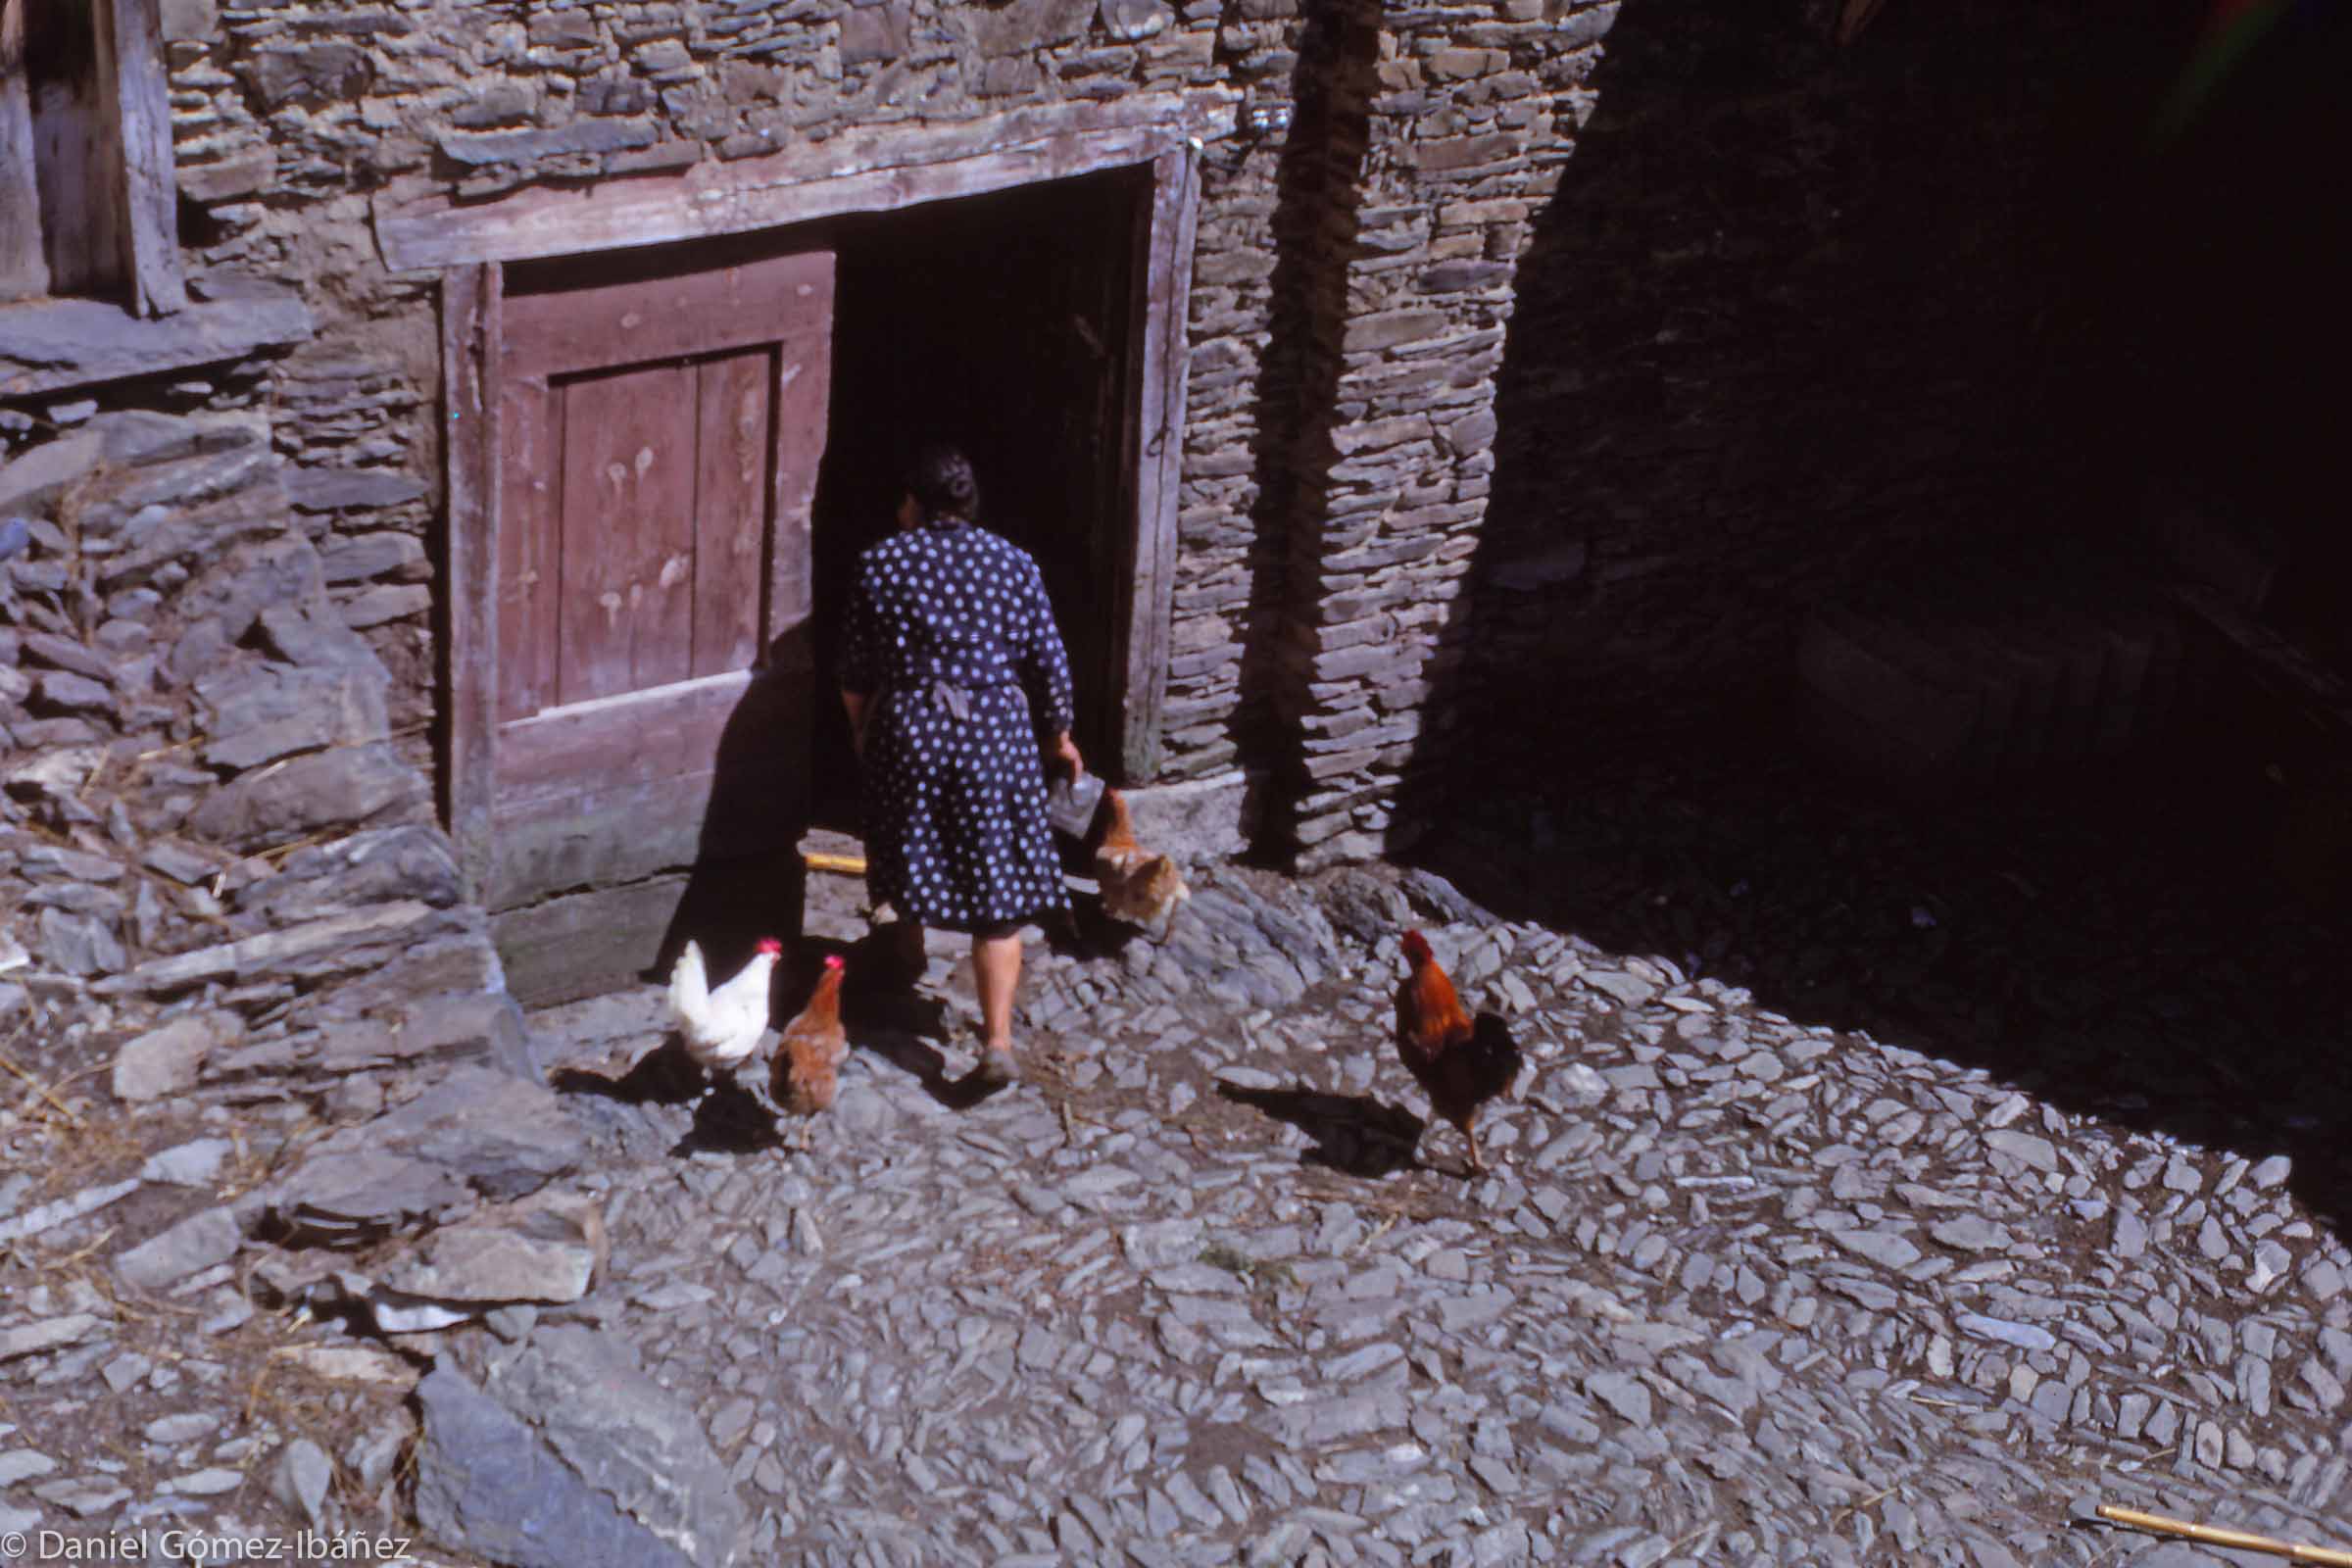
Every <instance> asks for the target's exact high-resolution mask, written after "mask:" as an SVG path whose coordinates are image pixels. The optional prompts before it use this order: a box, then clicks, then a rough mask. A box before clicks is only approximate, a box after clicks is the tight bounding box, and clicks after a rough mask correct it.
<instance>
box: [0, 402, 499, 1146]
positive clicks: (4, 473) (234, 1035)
mask: <svg viewBox="0 0 2352 1568" xmlns="http://www.w3.org/2000/svg"><path fill="white" fill-rule="evenodd" d="M270 434H271V432H270V425H269V422H268V420H267V419H266V418H265V417H262V416H261V415H259V414H255V413H248V414H242V415H196V416H170V415H163V414H158V413H154V412H144V413H134V412H119V413H109V414H103V415H100V416H97V417H93V418H91V419H89V420H87V421H86V422H84V423H82V424H80V425H78V426H76V427H75V428H74V429H73V430H72V431H71V433H69V434H67V435H66V436H64V437H63V438H61V439H57V440H53V441H49V442H46V443H43V444H40V445H36V446H33V447H31V448H29V449H28V450H26V451H25V452H23V453H22V454H21V455H20V456H18V457H17V458H16V460H15V461H13V462H11V463H9V464H7V465H6V466H0V517H8V518H11V519H16V520H17V521H16V524H15V525H13V526H9V527H8V528H7V530H6V533H7V537H6V538H0V553H4V554H5V555H6V557H7V559H6V560H4V561H0V757H5V758H6V759H7V761H6V762H5V764H0V908H5V909H8V910H10V911H11V917H10V920H9V922H8V927H7V928H6V929H5V930H0V941H6V942H10V943H16V944H21V945H22V947H23V949H24V950H25V951H24V953H22V954H21V955H18V956H19V957H21V958H23V959H25V960H26V961H25V962H24V963H23V964H22V965H21V966H20V965H17V964H0V971H6V970H10V969H15V970H17V972H16V973H15V974H13V975H12V974H9V973H5V972H0V1019H5V1018H10V1017H16V1018H18V1021H19V1022H21V1023H25V1024H26V1025H28V1026H31V1027H33V1028H34V1029H35V1030H36V1032H40V1033H42V1034H43V1036H44V1038H58V1039H63V1040H67V1041H70V1040H71V1039H73V1038H75V1037H78V1036H81V1035H83V1034H94V1035H96V1036H97V1037H100V1038H113V1039H122V1040H125V1041H126V1042H127V1043H125V1044H123V1047H122V1049H121V1052H120V1054H119V1058H118V1065H117V1067H116V1069H115V1071H116V1088H117V1091H118V1093H119V1094H121V1095H123V1098H125V1099H132V1100H153V1099H159V1098H163V1097H167V1096H179V1095H185V1094H191V1093H192V1094H197V1095H202V1096H206V1097H210V1098H223V1099H231V1100H233V1099H237V1098H241V1097H253V1098H267V1099H275V1098H277V1097H279V1096H281V1095H284V1094H288V1093H291V1094H296V1095H301V1096H307V1097H309V1098H311V1099H313V1100H314V1101H315V1102H316V1103H318V1104H319V1106H320V1107H321V1108H322V1109H324V1110H325V1111H327V1112H328V1113H330V1114H332V1115H335V1116H337V1117H340V1118H345V1119H355V1120H356V1119H360V1118H364V1117H366V1116H369V1115H372V1114H374V1113H375V1112H376V1111H378V1110H380V1109H381V1108H382V1107H383V1105H384V1103H385V1102H386V1098H387V1095H389V1096H391V1097H392V1098H393V1099H396V1100H397V1099H400V1098H405V1096H406V1095H407V1094H409V1093H413V1092H414V1090H413V1087H411V1086H410V1084H409V1081H408V1080H407V1078H406V1077H405V1076H404V1070H405V1069H407V1068H409V1067H412V1066H417V1065H420V1064H427V1063H430V1064H433V1065H435V1066H445V1065H446V1064H447V1063H448V1062H449V1061H451V1060H455V1059H470V1058H479V1059H483V1060H487V1061H494V1062H496V1063H498V1064H499V1065H502V1066H507V1067H510V1068H515V1069H518V1070H523V1069H527V1068H528V1054H527V1047H526V1045H525V1041H524V1036H523V1032H522V1024H521V1016H520V1013H519V1011H518V1010H517V1009H516V1008H515V1005H514V1004H513V1003H512V1002H511V1001H510V1000H509V999H508V998H507V996H506V993H505V989H504V979H503V976H502V974H501V972H500V968H499V963H498V959H497V957H496V956H495V954H494V953H493V952H492V950H491V947H490V944H489V941H488V934H487V928H486V923H485V920H484V918H483V916H482V914H481V911H480V910H479V909H478V908H475V907H471V906H469V905H467V904H466V901H465V896H466V890H465V888H464V885H463V879H462V878H461V877H460V875H459V873H458V868H457V864H456V861H455V858H454V857H453V855H452V852H451V849H450V846H449V843H448V841H447V839H446V838H445V837H444V836H443V834H442V833H441V831H440V829H439V828H438V827H436V826H435V825H434V810H433V801H432V790H431V786H430V784H429V781H428V779H427V776H426V775H425V774H424V773H423V772H421V771H419V770H418V769H417V767H416V766H414V765H412V764H411V763H410V762H408V761H407V760H404V759H403V758H402V756H401V755H400V753H399V751H398V749H397V748H396V747H395V746H394V745H393V743H392V730H391V723H390V714H391V711H392V708H391V693H392V689H393V685H394V683H393V681H392V680H391V678H390V676H389V674H388V672H387V671H386V669H385V668H384V666H383V664H382V662H380V661H379V660H377V659H376V657H375V656H374V654H373V653H372V652H371V651H370V650H369V648H368V644H367V643H366V642H365V641H364V640H363V639H362V638H361V637H360V636H359V635H358V634H357V633H355V632H354V631H352V630H351V628H350V627H349V626H348V625H347V624H346V623H345V620H344V617H343V616H342V615H341V614H339V613H337V608H336V606H335V605H334V604H333V602H332V600H331V598H330V595H329V592H328V585H327V568H326V566H325V564H324V558H322V556H321V555H320V553H319V550H318V549H316V548H315V547H314V546H313V544H312V543H311V541H310V539H309V537H308V536H307V535H306V533H305V531H304V529H303V528H302V526H301V525H300V520H299V514H298V513H297V511H296V508H295V505H294V501H293V497H292V496H291V495H290V493H289V489H288V486H287V484H286V482H285V477H284V468H283V466H282V465H281V463H280V462H279V460H278V458H277V456H276V453H275V451H274V450H273V447H272V443H271V440H270ZM51 1031H54V1032H55V1033H54V1034H51V1033H50V1032H51Z"/></svg>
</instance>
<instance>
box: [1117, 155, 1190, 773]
mask: <svg viewBox="0 0 2352 1568" xmlns="http://www.w3.org/2000/svg"><path fill="white" fill-rule="evenodd" d="M1200 208H1201V175H1200V170H1199V167H1198V165H1197V163H1196V161H1195V159H1194V157H1193V155H1192V153H1191V152H1190V150H1189V149H1184V148H1179V149H1177V150H1175V151H1173V152H1170V153H1167V154H1165V155H1163V156H1162V157H1160V158H1159V159H1157V160H1156V161H1155V162H1154V163H1153V165H1152V208H1151V217H1150V234H1149V238H1148V241H1147V245H1148V249H1147V252H1146V261H1145V265H1144V266H1143V267H1142V268H1140V269H1138V273H1139V276H1138V278H1137V291H1138V295H1139V298H1138V301H1137V309H1136V319H1139V320H1140V321H1142V322H1143V333H1144V342H1143V353H1142V356H1141V359H1142V366H1141V368H1140V372H1139V374H1138V375H1137V378H1136V390H1137V396H1136V420H1135V429H1136V431H1137V432H1138V436H1139V439H1140V440H1141V443H1142V447H1141V451H1140V453H1139V455H1138V462H1137V471H1136V517H1135V554H1134V574H1133V577H1132V582H1131V587H1130V590H1129V593H1128V596H1127V599H1126V601H1125V604H1124V606H1123V610H1124V613H1123V616H1122V620H1123V624H1122V626H1121V628H1120V636H1121V640H1122V641H1123V643H1124V644H1125V651H1126V680H1125V683H1124V684H1125V691H1124V694H1123V702H1122V705H1121V713H1120V726H1119V734H1120V746H1119V751H1120V757H1119V760H1120V764H1121V766H1122V769H1123V771H1124V772H1125V775H1126V777H1127V778H1128V780H1129V781H1131V782H1134V783H1143V782H1146V781H1148V780H1150V779H1152V777H1154V776H1155V775H1156V774H1157V773H1158V772H1159V760H1160V711H1161V708H1162V705H1163V703H1164V701H1165V698H1166V694H1167V684H1168V662H1169V647H1168V635H1169V623H1170V618H1171V616H1172V615H1173V613H1174V608H1175V597H1176V516H1177V492H1178V486H1179V483H1180V482H1181V480H1182V477H1183V463H1184V407H1185V375H1186V369H1187V366H1188V363H1189V358H1190V351H1189V335H1188V327H1189V321H1188V319H1189V316H1190V304H1191V299H1192V286H1193V279H1192V274H1193V240H1194V234H1195V230H1196V227H1197V224H1198V222H1199V214H1200Z"/></svg>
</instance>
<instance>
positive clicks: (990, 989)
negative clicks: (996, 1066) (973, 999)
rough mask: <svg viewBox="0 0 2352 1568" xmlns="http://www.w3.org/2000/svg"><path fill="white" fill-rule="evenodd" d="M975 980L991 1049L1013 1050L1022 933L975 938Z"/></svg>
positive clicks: (1006, 1051)
mask: <svg viewBox="0 0 2352 1568" xmlns="http://www.w3.org/2000/svg"><path fill="white" fill-rule="evenodd" d="M972 980H973V983H974V985H975V986H976V987H977V988H978V990H979V992H980V1022H981V1024H982V1027H983V1029H984V1031H985V1034H986V1036H987V1044H988V1049H989V1050H991V1051H1001V1052H1005V1053H1010V1052H1011V1050H1012V997H1013V993H1014V992H1015V991H1017V990H1018V989H1019V988H1020V984H1021V934H1020V933H1019V932H1018V931H1014V932H1010V933H1008V934H1006V935H1005V936H975V937H973V938H972Z"/></svg>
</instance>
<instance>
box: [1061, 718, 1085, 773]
mask: <svg viewBox="0 0 2352 1568" xmlns="http://www.w3.org/2000/svg"><path fill="white" fill-rule="evenodd" d="M1054 760H1056V761H1059V762H1062V763H1065V764H1067V765H1068V767H1069V770H1070V777H1072V778H1076V777H1077V776H1078V775H1079V774H1081V773H1083V772H1085V771H1086V759H1084V758H1082V757H1080V756H1079V755H1078V743H1077V742H1076V741H1074V740H1071V739H1070V732H1069V731H1068V730H1066V729H1065V730H1063V731H1062V732H1061V733H1060V734H1058V735H1056V736H1054Z"/></svg>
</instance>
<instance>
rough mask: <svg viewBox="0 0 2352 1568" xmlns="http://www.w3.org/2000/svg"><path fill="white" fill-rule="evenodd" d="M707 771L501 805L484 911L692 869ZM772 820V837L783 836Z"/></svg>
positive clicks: (707, 792)
mask: <svg viewBox="0 0 2352 1568" xmlns="http://www.w3.org/2000/svg"><path fill="white" fill-rule="evenodd" d="M719 780H720V775H719V773H718V771H717V770H716V769H715V768H704V769H701V770H699V771H692V772H683V773H681V772H669V773H664V774H662V775H661V776H659V777H655V778H650V779H643V780H636V781H631V782H626V783H617V784H613V785H611V786H610V787H604V788H595V789H587V790H583V791H581V792H579V793H577V794H567V795H561V796H553V797H549V798H546V799H542V800H537V801H528V802H523V803H519V804H514V805H502V806H501V807H500V809H499V812H498V855H497V868H496V871H495V872H494V874H493V875H492V877H491V885H490V907H491V908H493V909H511V908H514V907H516V906H518V905H521V904H524V903H527V902H529V901H530V900H531V899H533V898H536V897H539V896H541V895H543V894H545V892H546V891H547V890H548V889H549V888H586V887H610V886H612V885H613V884H615V883H619V882H635V881H641V880H643V879H644V878H646V877H649V876H658V875H662V874H663V873H666V872H670V871H682V870H685V869H686V868H687V867H689V866H691V865H693V864H694V862H695V861H696V859H698V858H700V856H701V853H702V847H703V828H704V823H705V819H706V818H707V816H708V815H709V812H710V808H711V793H712V791H713V789H714V788H717V787H718V786H719ZM783 826H784V824H783V823H782V822H781V821H780V820H779V821H778V823H777V831H778V832H781V831H782V830H783Z"/></svg>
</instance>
